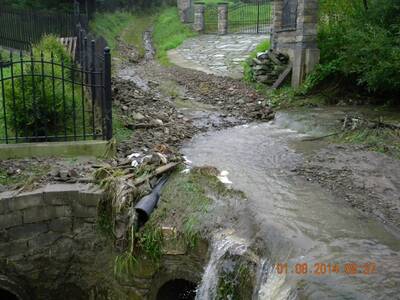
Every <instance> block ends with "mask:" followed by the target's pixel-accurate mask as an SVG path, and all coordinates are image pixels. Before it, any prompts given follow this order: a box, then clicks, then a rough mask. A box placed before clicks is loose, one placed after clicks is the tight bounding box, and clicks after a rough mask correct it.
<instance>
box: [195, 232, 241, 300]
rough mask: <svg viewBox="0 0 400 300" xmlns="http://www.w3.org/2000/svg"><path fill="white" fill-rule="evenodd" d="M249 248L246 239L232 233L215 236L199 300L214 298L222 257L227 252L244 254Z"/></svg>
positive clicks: (198, 293) (198, 295)
mask: <svg viewBox="0 0 400 300" xmlns="http://www.w3.org/2000/svg"><path fill="white" fill-rule="evenodd" d="M247 248H248V245H247V244H246V241H244V240H241V239H240V238H237V237H234V236H232V235H229V234H228V235H226V234H223V233H221V234H217V235H216V236H214V240H213V244H212V253H211V257H210V261H209V263H208V265H207V268H206V270H205V272H204V276H203V280H202V282H201V284H200V286H199V288H198V290H197V295H196V299H197V300H211V299H214V297H215V295H216V288H217V283H218V263H219V262H220V260H221V259H222V257H223V256H224V255H225V254H226V253H227V252H229V253H231V254H234V255H242V254H244V253H245V252H246V250H247Z"/></svg>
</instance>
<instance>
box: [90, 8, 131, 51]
mask: <svg viewBox="0 0 400 300" xmlns="http://www.w3.org/2000/svg"><path fill="white" fill-rule="evenodd" d="M134 21H135V17H134V15H133V14H132V13H129V12H124V11H117V12H114V13H97V14H96V15H95V17H94V19H93V20H92V21H91V22H90V28H91V30H93V32H95V33H96V34H98V35H101V36H102V37H104V38H105V39H106V41H107V43H108V46H109V47H110V49H111V50H115V49H116V47H117V45H118V43H117V40H118V38H119V37H120V36H121V33H122V32H123V30H125V29H126V28H127V27H129V26H134Z"/></svg>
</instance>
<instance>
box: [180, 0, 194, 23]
mask: <svg viewBox="0 0 400 300" xmlns="http://www.w3.org/2000/svg"><path fill="white" fill-rule="evenodd" d="M192 2H193V0H177V6H178V10H179V16H180V18H181V22H182V23H188V22H189V21H190V8H191V7H192Z"/></svg>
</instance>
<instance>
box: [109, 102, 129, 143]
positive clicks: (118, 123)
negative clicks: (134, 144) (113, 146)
mask: <svg viewBox="0 0 400 300" xmlns="http://www.w3.org/2000/svg"><path fill="white" fill-rule="evenodd" d="M120 116H121V112H119V111H118V108H117V107H114V108H113V131H114V138H115V139H116V141H117V142H121V141H126V140H129V139H130V138H131V137H132V134H133V130H130V129H128V128H126V127H125V126H124V123H123V121H122V119H121V117H120Z"/></svg>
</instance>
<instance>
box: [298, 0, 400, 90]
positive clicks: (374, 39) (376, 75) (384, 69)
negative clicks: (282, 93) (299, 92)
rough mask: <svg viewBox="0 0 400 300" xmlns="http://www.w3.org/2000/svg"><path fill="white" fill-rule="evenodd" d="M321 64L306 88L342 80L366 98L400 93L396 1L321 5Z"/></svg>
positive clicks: (337, 0) (341, 0)
mask: <svg viewBox="0 0 400 300" xmlns="http://www.w3.org/2000/svg"><path fill="white" fill-rule="evenodd" d="M320 2H321V15H320V23H319V37H318V38H319V46H320V48H321V65H320V66H319V67H318V68H317V69H316V71H315V72H314V74H312V75H311V76H310V78H309V79H308V80H307V81H306V85H308V88H312V87H314V86H316V85H318V84H319V83H320V82H322V81H324V80H326V79H328V78H330V79H331V78H335V77H336V78H345V79H346V81H348V82H351V83H353V84H354V85H356V86H358V87H361V88H362V89H363V90H365V91H368V92H370V93H380V94H394V93H395V94H399V92H400V40H399V35H398V34H399V32H400V26H399V22H400V4H398V3H399V2H398V1H397V0H370V1H368V6H369V8H368V10H366V9H365V7H364V6H363V1H361V0H357V1H347V0H321V1H320Z"/></svg>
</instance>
